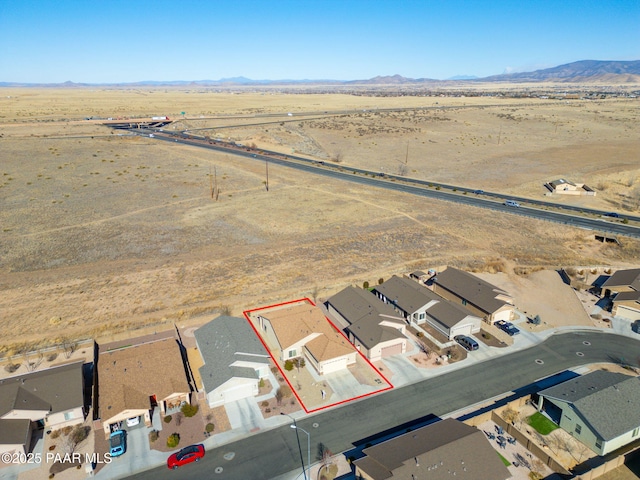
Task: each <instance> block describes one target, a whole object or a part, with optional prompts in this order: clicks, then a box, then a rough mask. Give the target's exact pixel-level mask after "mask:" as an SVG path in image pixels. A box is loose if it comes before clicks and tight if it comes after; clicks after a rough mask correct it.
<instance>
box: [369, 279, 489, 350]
mask: <svg viewBox="0 0 640 480" xmlns="http://www.w3.org/2000/svg"><path fill="white" fill-rule="evenodd" d="M373 293H374V294H375V295H376V296H377V297H378V298H379V299H380V300H382V301H383V302H385V303H388V304H390V305H392V306H393V307H394V308H395V309H396V310H397V311H398V312H400V313H401V314H402V316H403V317H404V318H405V320H406V321H407V322H408V323H409V324H415V325H422V324H424V323H428V324H429V325H430V326H432V327H433V328H435V329H436V330H438V331H439V332H440V333H441V334H443V335H445V336H446V337H447V338H448V339H450V340H451V339H453V338H454V337H455V336H456V335H471V334H474V333H478V332H479V331H480V323H481V319H480V318H479V317H477V316H475V315H472V314H471V312H469V311H468V310H466V309H465V308H464V307H462V306H460V305H457V304H455V303H452V302H450V301H449V300H447V299H445V298H443V297H441V296H439V295H436V294H435V293H433V292H432V291H431V290H429V289H428V288H427V287H425V286H423V285H421V284H419V283H418V282H415V281H413V280H410V279H408V278H406V277H398V276H396V275H394V276H392V277H391V278H390V279H389V280H387V281H386V282H384V283H382V284H381V285H377V286H376V287H374V289H373Z"/></svg>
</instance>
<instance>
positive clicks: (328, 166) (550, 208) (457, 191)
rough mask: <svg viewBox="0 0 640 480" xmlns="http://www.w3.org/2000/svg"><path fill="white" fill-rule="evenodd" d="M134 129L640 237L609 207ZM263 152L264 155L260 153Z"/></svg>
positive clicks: (633, 221) (639, 223)
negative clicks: (542, 198)
mask: <svg viewBox="0 0 640 480" xmlns="http://www.w3.org/2000/svg"><path fill="white" fill-rule="evenodd" d="M130 131H131V132H133V133H137V134H140V135H145V136H148V135H149V134H153V135H154V138H155V139H157V140H163V141H167V142H174V143H181V144H186V145H193V146H198V147H201V148H207V149H211V150H216V151H220V152H224V153H229V154H233V155H238V156H243V157H245V158H249V159H252V160H255V161H261V162H269V163H271V164H275V165H281V166H285V167H289V168H295V169H297V170H301V171H305V172H308V173H311V174H315V175H323V176H327V177H331V178H335V179H338V180H346V181H349V182H352V183H359V184H362V185H367V186H371V187H377V188H384V189H388V190H394V191H398V192H404V193H408V194H411V195H418V196H422V197H427V198H434V199H438V200H444V201H449V202H456V203H463V204H466V205H471V206H474V207H481V208H489V209H492V210H495V211H498V212H500V213H502V214H505V213H510V214H517V215H521V216H526V217H529V218H535V219H537V220H544V221H549V222H554V223H559V224H563V225H569V226H572V227H576V228H582V229H585V230H590V231H594V232H596V233H601V234H606V235H607V236H618V235H619V236H627V237H634V238H640V217H636V216H631V215H625V218H627V220H628V221H629V222H630V223H626V224H625V223H622V221H620V219H610V218H606V217H604V216H603V215H604V213H606V212H604V211H599V210H594V209H588V208H581V207H575V206H571V205H558V204H554V203H551V202H544V201H540V200H532V199H528V198H524V197H516V196H513V195H503V194H499V193H495V192H482V194H476V193H474V192H475V191H474V190H473V189H470V188H467V187H460V186H456V185H449V184H443V183H436V182H429V181H427V180H419V179H412V178H407V177H403V176H399V175H390V174H384V175H383V174H381V173H380V172H373V171H369V170H363V169H359V168H354V167H347V166H343V165H340V164H334V163H330V162H319V161H316V160H310V159H307V158H303V157H297V156H293V155H284V154H281V153H276V152H265V151H264V150H259V149H257V150H253V149H249V148H247V147H238V146H234V145H232V144H229V143H224V142H211V141H207V140H205V139H204V138H203V137H195V136H193V135H189V134H184V133H182V134H171V133H168V132H161V131H158V130H147V129H131V130H130ZM259 152H264V153H259ZM504 200H514V201H516V202H518V203H519V204H520V205H521V206H520V207H508V206H506V205H504Z"/></svg>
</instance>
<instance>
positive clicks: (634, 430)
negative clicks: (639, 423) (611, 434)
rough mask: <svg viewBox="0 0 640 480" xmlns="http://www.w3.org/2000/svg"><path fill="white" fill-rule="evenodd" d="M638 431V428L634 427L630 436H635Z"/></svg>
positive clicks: (639, 429)
mask: <svg viewBox="0 0 640 480" xmlns="http://www.w3.org/2000/svg"><path fill="white" fill-rule="evenodd" d="M638 432H640V428H634V429H633V433H632V434H631V436H632V437H637V436H638Z"/></svg>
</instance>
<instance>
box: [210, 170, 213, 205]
mask: <svg viewBox="0 0 640 480" xmlns="http://www.w3.org/2000/svg"><path fill="white" fill-rule="evenodd" d="M209 190H210V191H211V198H213V178H212V177H211V165H209Z"/></svg>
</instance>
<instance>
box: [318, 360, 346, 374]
mask: <svg viewBox="0 0 640 480" xmlns="http://www.w3.org/2000/svg"><path fill="white" fill-rule="evenodd" d="M344 368H347V359H346V358H344V357H342V358H337V359H335V360H328V361H326V362H322V373H323V374H327V373H332V372H337V371H339V370H342V369H344Z"/></svg>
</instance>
